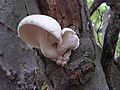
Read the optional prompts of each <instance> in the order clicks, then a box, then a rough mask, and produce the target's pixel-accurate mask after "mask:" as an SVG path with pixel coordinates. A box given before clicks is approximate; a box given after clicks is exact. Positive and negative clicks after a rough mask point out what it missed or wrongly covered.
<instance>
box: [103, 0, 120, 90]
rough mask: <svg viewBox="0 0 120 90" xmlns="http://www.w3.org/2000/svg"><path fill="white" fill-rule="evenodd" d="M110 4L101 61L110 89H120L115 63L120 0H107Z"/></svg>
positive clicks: (119, 27) (119, 23) (119, 78)
mask: <svg viewBox="0 0 120 90" xmlns="http://www.w3.org/2000/svg"><path fill="white" fill-rule="evenodd" d="M106 2H107V4H108V5H109V6H110V9H111V14H110V20H109V23H108V27H107V29H106V32H105V39H104V44H103V52H102V58H101V63H102V66H103V70H104V72H105V75H106V79H107V83H108V85H109V89H110V90H119V89H120V71H119V70H118V68H117V67H116V66H115V65H114V64H113V61H114V54H115V49H116V43H117V40H118V35H119V32H120V9H119V7H120V4H119V3H120V1H119V0H116V1H114V2H113V0H107V1H106Z"/></svg>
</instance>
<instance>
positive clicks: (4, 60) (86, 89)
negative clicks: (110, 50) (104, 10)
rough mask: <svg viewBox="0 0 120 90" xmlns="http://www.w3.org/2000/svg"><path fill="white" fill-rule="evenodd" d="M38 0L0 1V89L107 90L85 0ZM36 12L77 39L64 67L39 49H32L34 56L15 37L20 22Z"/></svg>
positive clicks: (99, 50) (98, 49) (99, 53)
mask: <svg viewBox="0 0 120 90" xmlns="http://www.w3.org/2000/svg"><path fill="white" fill-rule="evenodd" d="M38 1H39V3H38ZM38 1H37V0H1V1H0V65H1V68H0V74H1V75H0V90H35V89H36V90H41V86H42V84H43V83H44V82H47V84H48V85H49V89H53V88H54V89H55V90H65V89H66V90H109V89H108V86H107V83H106V79H105V76H104V72H103V70H102V67H101V64H100V57H101V48H99V47H98V46H97V45H96V44H95V43H94V39H93V38H94V37H93V35H92V27H91V22H90V20H89V18H90V14H89V12H88V8H87V5H86V2H85V0H38ZM38 5H39V6H38ZM40 11H41V13H42V14H47V15H49V16H52V17H54V18H55V19H56V20H57V21H58V22H59V23H60V24H61V26H62V28H63V27H71V28H72V29H74V30H75V31H76V33H77V35H78V36H79V38H80V46H79V47H78V49H77V50H75V51H72V55H71V57H70V62H69V64H68V65H67V66H66V67H65V68H62V67H60V66H58V65H56V63H54V62H52V61H50V60H49V59H47V58H45V57H44V56H43V55H42V54H41V52H40V50H37V49H34V50H35V53H34V52H33V50H31V49H29V48H28V47H27V45H26V44H25V43H23V41H22V40H21V39H20V38H19V37H18V36H17V26H18V23H19V22H20V20H21V19H23V18H24V17H25V16H27V15H30V14H36V13H37V14H40ZM94 66H95V67H94Z"/></svg>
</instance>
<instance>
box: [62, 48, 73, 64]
mask: <svg viewBox="0 0 120 90" xmlns="http://www.w3.org/2000/svg"><path fill="white" fill-rule="evenodd" d="M70 55H71V50H70V49H69V50H67V52H66V53H65V54H64V55H63V62H62V66H65V65H66V64H67V63H68V61H69V60H70V58H69V57H70Z"/></svg>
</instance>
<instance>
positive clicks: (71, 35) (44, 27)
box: [18, 15, 79, 66]
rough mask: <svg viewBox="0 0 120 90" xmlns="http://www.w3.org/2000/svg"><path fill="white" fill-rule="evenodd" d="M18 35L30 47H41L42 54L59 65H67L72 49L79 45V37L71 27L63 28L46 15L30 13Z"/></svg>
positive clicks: (21, 23) (19, 27)
mask: <svg viewBox="0 0 120 90" xmlns="http://www.w3.org/2000/svg"><path fill="white" fill-rule="evenodd" d="M18 35H19V36H20V37H21V38H22V40H23V41H24V42H26V43H27V44H28V45H29V46H30V47H35V48H38V49H41V52H42V54H43V55H44V56H45V57H47V58H49V59H51V60H52V61H55V62H56V63H57V64H58V65H62V66H64V65H66V64H67V62H68V61H69V57H70V55H71V50H74V49H76V48H77V47H78V46H79V38H78V37H77V35H76V34H75V32H74V31H73V30H72V29H70V28H64V29H63V30H61V27H60V25H59V23H58V22H57V21H56V20H55V19H53V18H52V17H49V16H46V15H30V16H27V17H25V18H24V19H23V20H22V21H21V22H20V23H19V25H18Z"/></svg>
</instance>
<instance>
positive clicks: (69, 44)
mask: <svg viewBox="0 0 120 90" xmlns="http://www.w3.org/2000/svg"><path fill="white" fill-rule="evenodd" d="M62 39H63V41H62V44H61V45H60V46H59V47H58V53H59V54H60V55H63V60H62V61H60V60H58V61H57V62H58V63H61V64H62V66H64V65H66V64H67V62H68V61H69V57H70V55H71V50H75V49H76V48H77V47H78V46H79V38H78V36H77V35H76V34H75V32H74V31H73V30H72V29H70V28H64V29H63V30H62Z"/></svg>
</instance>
